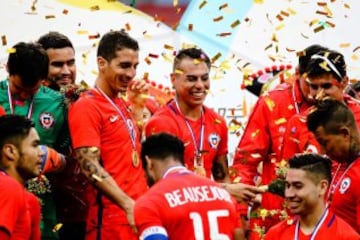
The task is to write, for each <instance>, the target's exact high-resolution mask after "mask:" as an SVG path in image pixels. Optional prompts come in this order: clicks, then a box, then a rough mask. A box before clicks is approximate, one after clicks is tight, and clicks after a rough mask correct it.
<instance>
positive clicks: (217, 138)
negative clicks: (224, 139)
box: [209, 133, 220, 149]
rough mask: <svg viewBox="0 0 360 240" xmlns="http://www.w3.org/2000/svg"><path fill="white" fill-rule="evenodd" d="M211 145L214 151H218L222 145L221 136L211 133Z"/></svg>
mask: <svg viewBox="0 0 360 240" xmlns="http://www.w3.org/2000/svg"><path fill="white" fill-rule="evenodd" d="M209 143H210V146H211V148H212V149H217V147H218V145H219V143H220V136H219V135H218V134H216V133H211V134H210V135H209Z"/></svg>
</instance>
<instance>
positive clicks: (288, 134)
mask: <svg viewBox="0 0 360 240" xmlns="http://www.w3.org/2000/svg"><path fill="white" fill-rule="evenodd" d="M298 118H299V115H295V116H293V117H292V118H290V119H289V121H288V123H287V126H286V131H285V133H284V143H283V145H282V148H281V151H280V152H281V156H280V159H285V160H288V159H290V158H291V157H292V156H294V154H295V153H300V152H302V151H301V150H300V149H299V143H300V140H299V135H298V134H299V129H298V125H297V124H296V122H297V121H299V120H298Z"/></svg>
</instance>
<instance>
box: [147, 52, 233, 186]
mask: <svg viewBox="0 0 360 240" xmlns="http://www.w3.org/2000/svg"><path fill="white" fill-rule="evenodd" d="M210 67H211V62H210V59H209V57H208V56H207V55H206V54H205V53H204V52H203V51H202V50H201V49H198V48H188V49H182V50H180V51H179V52H178V53H177V55H176V56H175V60H174V64H173V72H172V74H171V83H172V86H173V88H174V89H175V92H176V96H175V99H173V100H170V101H169V102H168V103H167V104H166V105H165V106H163V107H162V108H160V109H158V110H157V111H156V112H155V114H154V115H153V116H152V117H151V118H150V120H149V122H148V123H147V124H146V126H145V135H146V136H150V135H151V134H154V133H159V132H167V133H169V134H173V135H175V136H177V137H178V138H180V139H181V140H182V141H183V142H184V144H185V165H186V167H187V168H189V169H190V170H192V171H194V172H195V173H197V174H199V175H201V176H207V177H211V175H212V172H211V169H212V167H213V165H216V166H218V168H219V169H221V170H220V171H218V172H219V175H216V176H212V177H214V179H215V180H217V181H221V182H229V181H230V179H229V174H228V165H227V156H226V155H227V152H228V149H227V141H228V135H227V134H228V131H227V125H226V122H225V120H224V119H223V117H221V116H220V115H219V114H217V113H216V112H215V111H213V110H212V109H210V108H208V107H206V106H205V105H204V104H203V103H204V101H205V98H206V95H207V94H208V92H209V89H210V78H209V77H210V76H209V74H210V73H209V72H210Z"/></svg>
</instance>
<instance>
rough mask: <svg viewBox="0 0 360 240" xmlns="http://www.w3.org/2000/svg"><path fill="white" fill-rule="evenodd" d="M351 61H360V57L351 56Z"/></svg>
mask: <svg viewBox="0 0 360 240" xmlns="http://www.w3.org/2000/svg"><path fill="white" fill-rule="evenodd" d="M351 59H352V60H353V61H357V60H359V57H358V55H356V54H353V55H351ZM356 81H357V80H356Z"/></svg>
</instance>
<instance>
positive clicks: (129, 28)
mask: <svg viewBox="0 0 360 240" xmlns="http://www.w3.org/2000/svg"><path fill="white" fill-rule="evenodd" d="M125 29H126V31H130V30H131V26H130V24H129V23H125Z"/></svg>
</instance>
